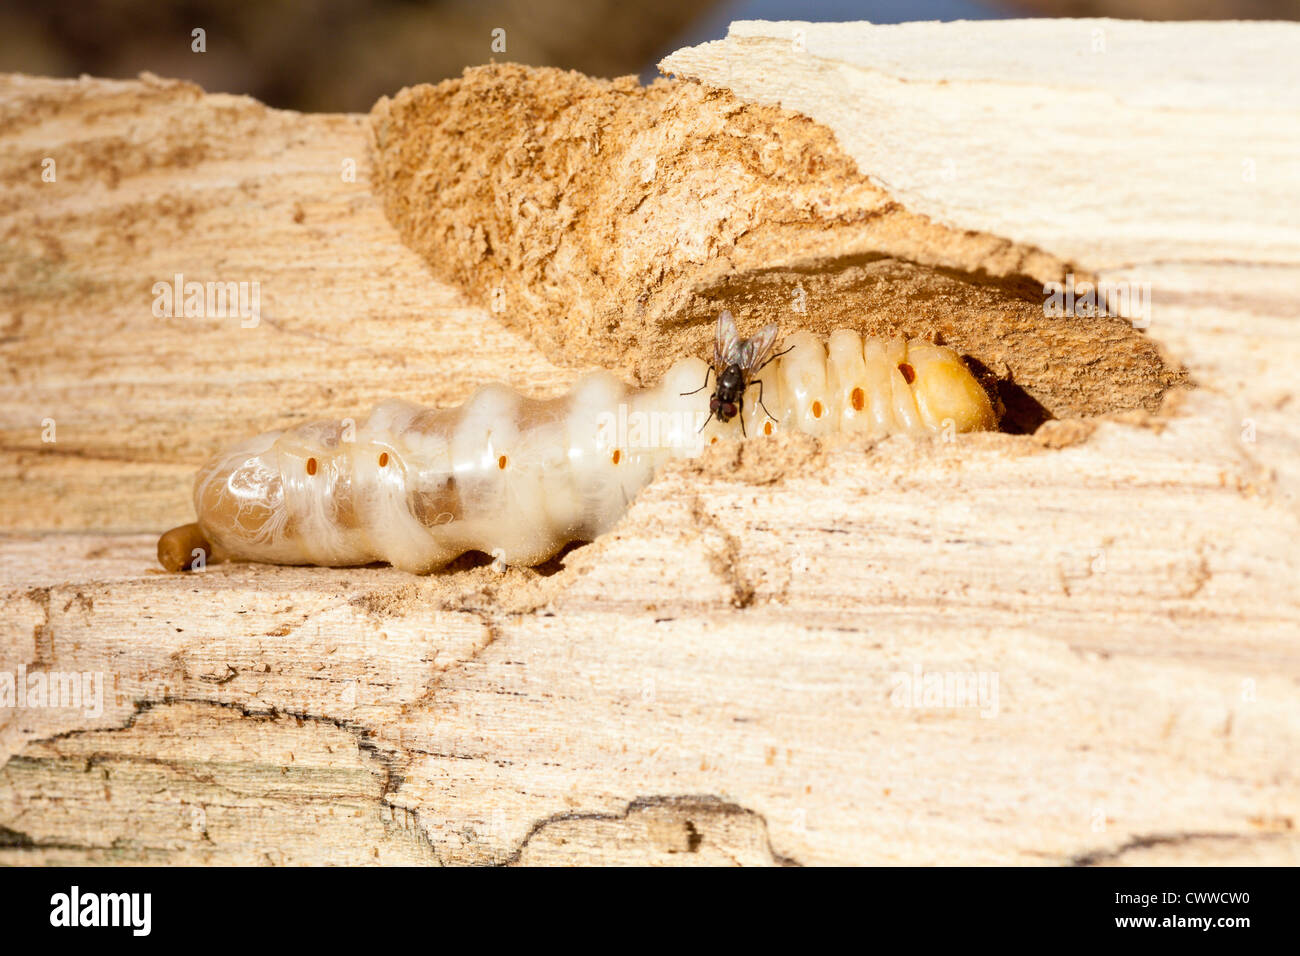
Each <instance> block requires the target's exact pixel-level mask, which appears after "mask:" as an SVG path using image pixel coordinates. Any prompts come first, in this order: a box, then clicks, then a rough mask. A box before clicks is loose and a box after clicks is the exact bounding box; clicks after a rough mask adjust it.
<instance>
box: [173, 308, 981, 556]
mask: <svg viewBox="0 0 1300 956" xmlns="http://www.w3.org/2000/svg"><path fill="white" fill-rule="evenodd" d="M784 345H785V346H786V347H787V348H789V349H790V351H789V352H788V353H787V354H785V355H784V356H782V357H780V358H777V359H775V360H774V361H772V362H771V363H770V364H769V365H768V366H767V367H766V368H764V369H762V371H761V372H760V373H759V374H758V376H757V377H756V378H755V379H753V380H751V382H750V387H749V388H748V389H746V391H745V395H744V403H743V408H742V411H741V414H740V415H739V416H737V417H736V418H733V419H732V420H731V421H729V422H726V423H722V422H719V421H718V420H717V419H716V417H714V418H712V419H710V418H709V414H708V408H709V397H710V394H709V389H708V388H701V386H702V385H703V384H704V382H705V375H706V372H707V371H708V366H706V365H705V364H704V363H703V362H702V361H700V360H699V359H695V358H691V359H685V360H683V361H680V362H677V363H676V364H674V365H673V367H672V368H671V369H669V371H668V373H667V375H666V376H665V378H664V380H663V381H662V382H660V384H659V385H658V386H656V387H655V388H650V389H629V388H628V387H627V386H626V385H624V384H623V383H622V382H620V381H619V380H618V379H616V378H615V377H613V376H612V375H609V374H607V373H604V372H597V373H594V374H592V375H588V376H586V377H585V378H583V379H582V380H581V381H580V382H579V383H578V384H577V385H576V386H575V388H574V389H573V391H572V392H571V393H570V394H569V395H567V396H564V397H562V398H557V399H551V400H547V401H537V400H534V399H529V398H525V397H523V396H520V395H519V394H518V393H516V392H515V391H514V390H513V389H510V388H508V387H506V386H504V385H500V384H494V385H489V386H487V387H485V388H482V389H480V390H479V391H478V392H476V393H474V395H473V396H471V397H470V399H469V400H468V401H467V402H466V403H465V404H464V405H462V406H461V407H459V408H449V409H427V408H422V407H420V406H418V405H414V404H412V403H410V402H404V401H400V400H394V401H388V402H384V403H382V404H381V405H379V406H377V407H376V408H375V409H374V411H373V412H372V413H371V415H370V417H369V418H368V419H367V420H366V422H365V424H364V425H362V426H361V427H359V428H357V429H355V434H352V431H353V430H352V429H345V428H343V427H342V425H341V424H340V423H337V422H312V423H308V424H305V425H302V426H299V427H298V428H295V429H291V430H288V431H283V432H280V431H277V432H268V433H266V434H264V435H259V436H257V437H256V438H252V439H250V440H248V441H246V442H243V443H241V444H240V445H237V446H235V447H234V448H232V449H231V450H230V451H228V452H226V453H225V454H223V455H220V456H218V457H217V458H215V459H213V460H212V461H211V462H209V463H208V464H207V465H205V466H204V467H203V468H202V469H201V470H200V472H199V474H198V476H197V478H196V480H195V488H194V500H195V506H196V509H197V511H198V515H199V521H198V524H197V525H187V526H182V527H181V528H177V529H174V530H173V531H170V532H168V533H167V534H165V535H163V537H162V539H160V541H159V550H158V554H159V561H160V562H161V563H162V564H163V566H164V567H166V568H168V569H169V570H180V569H183V568H185V567H187V566H188V561H187V555H188V553H189V551H192V548H187V546H188V545H191V544H193V545H194V546H195V547H198V546H200V545H199V544H196V542H202V545H207V544H208V543H209V542H210V544H211V547H212V548H213V549H215V550H216V552H217V553H218V554H221V555H223V556H226V557H233V558H239V559H247V560H254V561H265V562H272V563H280V564H322V565H352V564H365V563H368V562H371V561H387V562H389V563H391V564H393V565H395V566H397V567H399V568H403V569H406V570H409V571H415V572H425V571H429V570H432V569H434V568H437V567H440V566H441V565H443V564H446V563H447V562H448V561H450V560H452V559H453V558H455V557H457V556H458V555H460V554H462V553H464V552H465V551H467V550H479V551H484V552H486V553H488V554H491V555H493V556H494V557H497V558H500V559H502V560H504V561H505V563H507V564H525V565H526V564H537V563H540V562H542V561H545V560H547V559H548V558H550V557H552V556H553V555H554V554H555V553H556V552H558V551H559V549H560V548H562V547H563V546H564V545H565V544H567V543H568V542H570V541H583V540H590V539H591V538H594V537H596V536H597V535H599V534H602V533H603V532H605V531H607V530H609V529H610V528H611V527H612V526H613V525H614V524H615V523H616V522H617V521H618V519H619V518H620V517H621V516H622V514H623V512H624V511H625V510H626V508H627V505H628V503H629V502H630V501H631V499H632V498H633V497H635V495H636V494H637V493H638V492H639V491H640V489H641V488H643V487H644V486H645V485H646V483H648V482H649V481H650V480H651V479H652V477H653V475H654V472H655V471H656V469H658V468H659V467H661V466H662V465H663V464H665V463H666V462H668V461H669V460H671V459H673V458H684V457H691V456H694V455H697V454H699V453H700V451H701V449H702V448H703V447H704V446H706V445H707V444H709V443H711V442H713V441H720V440H724V439H731V438H739V437H741V434H742V432H741V423H742V422H743V423H744V433H745V434H747V435H749V436H750V437H753V438H759V437H761V436H763V435H765V434H770V433H772V432H774V431H775V430H776V428H778V427H779V428H787V429H793V430H796V431H803V432H806V433H809V434H813V435H829V434H832V433H835V432H851V433H860V434H867V435H872V436H879V437H883V436H885V435H893V434H930V433H932V432H936V431H940V430H942V429H945V428H947V427H948V425H949V423H951V427H952V429H953V430H954V431H960V432H965V431H976V430H980V429H988V428H993V427H996V424H997V416H996V413H995V411H994V409H993V405H992V403H991V402H990V401H989V398H988V396H987V395H986V394H985V393H984V391H983V389H982V388H981V387H980V385H979V383H978V382H977V381H976V380H975V379H974V377H973V376H972V375H971V374H970V372H969V371H968V370H967V369H966V367H965V365H964V364H963V363H962V361H961V358H960V356H958V355H957V353H955V352H953V351H952V350H951V349H947V348H943V347H941V346H936V345H933V344H931V343H929V342H925V341H922V340H913V341H911V342H904V341H903V340H901V339H895V340H883V339H866V340H862V339H860V338H859V336H858V335H857V333H855V332H850V331H844V330H842V331H839V332H836V333H835V334H834V335H832V336H831V339H830V341H829V348H828V347H827V346H826V345H823V343H822V342H821V341H820V340H818V339H817V338H815V337H814V336H812V335H810V334H809V333H806V332H798V333H795V334H794V335H792V336H790V337H789V338H788V339H787V341H786V342H785V343H784ZM758 382H762V388H763V391H762V397H763V402H764V404H766V405H767V407H768V409H770V410H771V412H772V413H773V416H775V419H776V420H772V419H769V418H768V416H767V414H766V413H765V412H764V411H763V409H762V406H761V405H760V404H759V389H758V385H757V384H756V383H758ZM683 392H687V393H691V394H687V395H683V394H682V393H683ZM706 421H707V424H706ZM205 550H207V549H206V547H205Z"/></svg>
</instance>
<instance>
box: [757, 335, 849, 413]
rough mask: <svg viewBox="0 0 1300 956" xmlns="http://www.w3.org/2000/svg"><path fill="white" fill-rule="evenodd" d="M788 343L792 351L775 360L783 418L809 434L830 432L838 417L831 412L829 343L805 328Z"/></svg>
mask: <svg viewBox="0 0 1300 956" xmlns="http://www.w3.org/2000/svg"><path fill="white" fill-rule="evenodd" d="M785 345H786V347H787V348H790V349H791V351H790V352H789V353H788V354H786V355H784V356H782V357H781V358H780V359H778V360H777V362H775V363H773V364H778V363H779V364H780V376H781V421H782V422H783V423H785V425H786V427H787V428H792V429H794V430H796V431H801V432H804V433H805V434H808V435H829V434H831V433H832V432H834V431H835V430H836V427H837V422H836V417H837V416H836V415H835V414H833V413H832V412H833V409H832V407H831V391H830V389H829V388H828V383H827V380H826V346H825V345H823V344H822V341H821V339H819V338H817V337H816V336H815V335H813V334H812V333H811V332H803V331H800V332H796V333H795V334H794V335H792V336H790V337H789V338H788V339H786V341H785ZM768 407H769V408H771V405H770V404H769V405H768ZM773 411H776V409H773Z"/></svg>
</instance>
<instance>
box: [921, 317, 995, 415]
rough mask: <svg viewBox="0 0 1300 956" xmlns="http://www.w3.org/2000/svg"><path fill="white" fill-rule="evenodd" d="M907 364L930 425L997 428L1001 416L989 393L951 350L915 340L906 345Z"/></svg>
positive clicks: (923, 411) (922, 411) (922, 340)
mask: <svg viewBox="0 0 1300 956" xmlns="http://www.w3.org/2000/svg"><path fill="white" fill-rule="evenodd" d="M906 365H907V371H908V372H910V373H911V381H910V382H909V383H908V384H910V385H911V386H912V394H913V395H914V396H915V397H916V407H917V410H918V411H919V412H920V413H921V418H922V420H923V421H924V422H925V424H926V425H927V426H929V427H930V428H932V429H936V430H938V429H942V428H943V427H944V422H946V421H951V422H952V424H953V427H954V428H955V429H956V431H958V432H974V431H988V430H991V429H994V428H997V425H998V415H997V412H996V411H995V410H994V408H993V402H992V401H990V399H989V396H988V393H987V392H985V391H984V388H983V387H982V386H981V385H980V383H979V382H978V381H976V379H975V376H974V375H972V374H971V372H970V369H968V368H967V367H966V364H965V363H964V362H963V361H962V360H961V356H960V355H958V354H957V353H956V352H954V351H953V350H952V349H950V348H945V347H943V346H941V345H934V344H933V343H930V342H927V341H925V340H924V339H913V340H912V341H910V342H908V343H907V361H906ZM904 377H907V375H906V373H904Z"/></svg>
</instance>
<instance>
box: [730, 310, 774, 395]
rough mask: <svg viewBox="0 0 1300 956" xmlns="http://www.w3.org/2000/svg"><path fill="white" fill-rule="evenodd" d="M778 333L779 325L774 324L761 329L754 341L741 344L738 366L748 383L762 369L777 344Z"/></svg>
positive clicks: (748, 340)
mask: <svg viewBox="0 0 1300 956" xmlns="http://www.w3.org/2000/svg"><path fill="white" fill-rule="evenodd" d="M776 333H777V325H776V323H775V322H773V323H772V324H771V325H765V326H763V327H762V328H761V329H759V330H758V331H757V332H756V333H755V334H754V337H753V338H752V339H745V340H744V341H743V342H741V343H740V345H739V350H740V356H739V358H738V359H737V360H736V364H737V365H739V366H740V368H741V371H742V372H743V373H744V375H745V381H747V382H748V381H749V379H750V377H751V376H753V375H754V374H755V373H756V372H757V371H758V370H759V368H760V367H762V365H763V362H764V360H765V359H766V358H767V356H768V353H769V352H771V351H772V346H773V345H775V344H776Z"/></svg>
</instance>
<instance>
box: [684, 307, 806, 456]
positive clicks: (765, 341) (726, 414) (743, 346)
mask: <svg viewBox="0 0 1300 956" xmlns="http://www.w3.org/2000/svg"><path fill="white" fill-rule="evenodd" d="M776 332H777V326H776V323H775V322H773V323H772V324H771V325H765V326H763V327H762V328H761V329H759V330H758V332H757V333H756V334H755V335H754V337H753V338H752V339H742V338H741V337H740V333H739V332H738V331H737V330H736V320H735V319H734V318H732V316H731V313H730V312H729V311H726V310H724V311H723V312H722V314H721V315H719V316H718V329H717V333H716V334H715V336H714V339H713V364H712V365H711V366H710V367H709V368H708V370H707V371H706V372H705V373H704V384H703V385H701V386H700V387H699V388H697V389H696V390H695V391H694V392H682V394H683V395H694V394H695V393H696V392H702V391H704V389H706V388H708V387H709V372H712V373H713V374H714V375H715V376H717V384H716V385H715V386H714V389H713V394H712V395H711V396H709V417H708V418H706V419H705V420H704V425H702V426H701V427H700V431H704V428H705V427H706V426H707V425H708V424H709V422H710V421H711V420H712V419H713V416H715V415H716V416H717V417H718V421H720V422H722V423H723V424H726V423H727V422H729V421H731V420H732V419H733V418H736V417H737V416H739V415H740V414H741V412H742V411H743V410H744V408H745V392H746V391H748V389H749V387H750V386H751V385H757V386H758V404H759V406H760V407H761V408H762V409H763V411H764V412H766V413H767V416H768V417H769V418H772V419H773V420H775V416H774V415H773V414H772V413H771V412H769V411H768V410H767V406H766V405H764V404H763V383H762V382H755V381H752V379H753V378H754V376H755V375H757V374H758V373H759V372H760V371H762V369H763V368H764V366H766V365H767V363H768V362H771V361H772V360H773V359H776V358H779V357H780V356H782V355H784V354H785V352H788V351H790V350H789V349H786V350H785V352H778V353H777V354H776V355H773V356H771V358H769V357H768V353H769V352H771V351H772V346H773V345H774V344H775V343H776ZM740 433H741V434H742V435H743V434H745V420H744V419H743V418H742V419H741V420H740Z"/></svg>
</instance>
